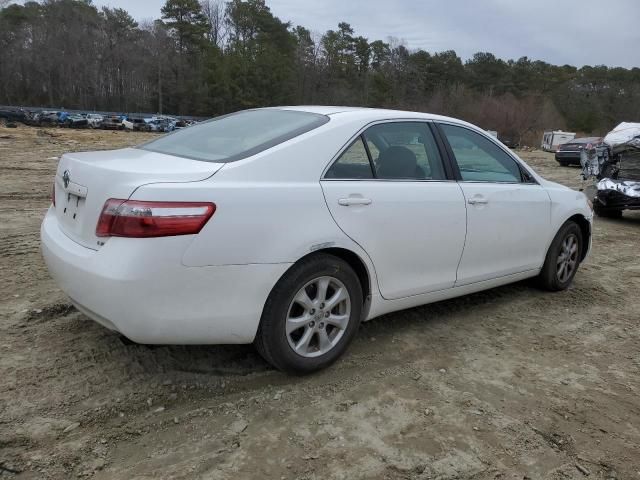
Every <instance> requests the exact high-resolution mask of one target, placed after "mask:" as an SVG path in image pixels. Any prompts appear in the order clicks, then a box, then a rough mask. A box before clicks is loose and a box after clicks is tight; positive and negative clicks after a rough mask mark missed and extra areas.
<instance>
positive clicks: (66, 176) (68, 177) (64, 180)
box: [62, 170, 71, 188]
mask: <svg viewBox="0 0 640 480" xmlns="http://www.w3.org/2000/svg"><path fill="white" fill-rule="evenodd" d="M69 182H71V175H70V174H69V170H65V171H64V173H63V174H62V183H64V188H67V187H68V186H69Z"/></svg>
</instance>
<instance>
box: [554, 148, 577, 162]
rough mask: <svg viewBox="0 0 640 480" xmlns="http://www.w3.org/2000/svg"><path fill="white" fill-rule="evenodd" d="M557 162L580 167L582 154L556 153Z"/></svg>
mask: <svg viewBox="0 0 640 480" xmlns="http://www.w3.org/2000/svg"><path fill="white" fill-rule="evenodd" d="M556 162H561V163H575V164H577V165H580V152H562V151H560V152H556Z"/></svg>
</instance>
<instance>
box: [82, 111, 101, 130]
mask: <svg viewBox="0 0 640 480" xmlns="http://www.w3.org/2000/svg"><path fill="white" fill-rule="evenodd" d="M86 118H87V123H88V124H89V127H91V128H100V127H101V126H102V122H103V121H104V117H103V116H102V115H100V114H98V113H87V114H86Z"/></svg>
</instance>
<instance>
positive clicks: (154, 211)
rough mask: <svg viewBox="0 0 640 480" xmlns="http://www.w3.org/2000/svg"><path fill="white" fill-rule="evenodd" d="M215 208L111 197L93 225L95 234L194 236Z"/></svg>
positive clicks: (104, 235)
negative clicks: (94, 225) (95, 224)
mask: <svg viewBox="0 0 640 480" xmlns="http://www.w3.org/2000/svg"><path fill="white" fill-rule="evenodd" d="M215 211H216V206H215V204H213V203H200V202H143V201H138V200H119V199H116V198H110V199H109V200H107V201H106V202H105V204H104V207H103V208H102V213H101V214H100V218H99V219H98V225H97V226H96V236H98V237H135V238H144V237H168V236H173V235H193V234H196V233H198V232H200V230H202V227H204V225H205V223H207V221H208V220H209V219H210V218H211V216H212V215H213V213H214V212H215Z"/></svg>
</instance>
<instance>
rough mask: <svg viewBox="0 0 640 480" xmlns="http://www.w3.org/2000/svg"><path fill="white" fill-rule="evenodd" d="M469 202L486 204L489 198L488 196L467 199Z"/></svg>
mask: <svg viewBox="0 0 640 480" xmlns="http://www.w3.org/2000/svg"><path fill="white" fill-rule="evenodd" d="M467 203H468V204H469V205H486V204H487V203H489V200H487V199H486V198H470V199H469V200H467Z"/></svg>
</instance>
